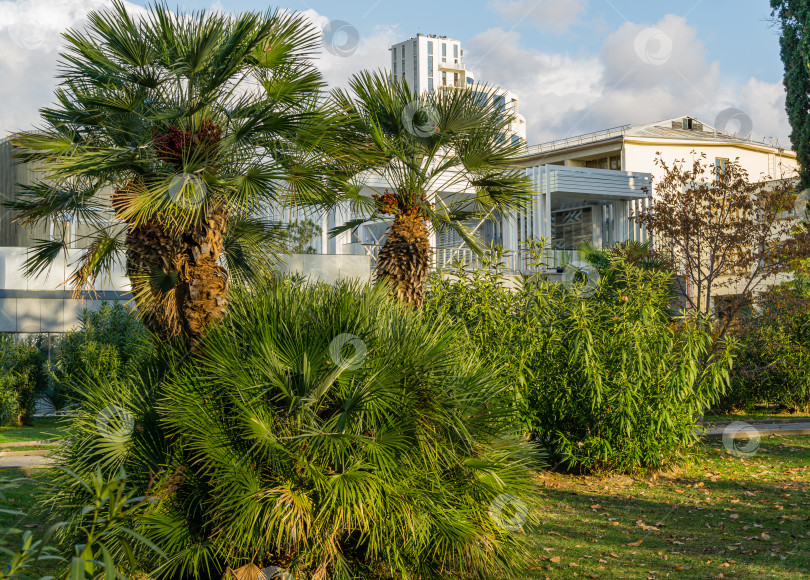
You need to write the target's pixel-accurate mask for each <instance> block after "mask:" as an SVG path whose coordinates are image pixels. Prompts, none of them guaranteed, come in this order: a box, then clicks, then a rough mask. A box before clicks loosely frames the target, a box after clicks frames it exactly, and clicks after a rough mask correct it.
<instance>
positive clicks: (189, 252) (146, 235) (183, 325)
mask: <svg viewBox="0 0 810 580" xmlns="http://www.w3.org/2000/svg"><path fill="white" fill-rule="evenodd" d="M227 223H228V214H227V210H225V209H224V208H222V207H220V208H216V209H214V210H212V211H211V212H209V214H208V216H207V217H204V218H202V219H201V220H200V222H199V223H197V224H194V225H192V226H191V227H188V228H186V229H185V230H184V231H182V232H176V231H175V230H174V229H172V228H170V227H166V226H164V225H162V224H160V223H157V222H154V223H149V224H143V225H138V226H134V227H132V228H131V229H130V231H129V232H128V234H127V239H126V244H127V276H129V278H130V281H131V283H132V290H133V294H134V295H135V302H136V304H137V306H138V310H139V311H140V313H141V316H142V318H143V321H144V323H145V324H146V326H147V328H149V330H150V331H151V332H152V334H154V335H156V336H158V337H161V338H173V337H176V336H178V335H181V334H182V335H184V336H185V337H186V339H187V340H188V341H189V342H190V343H192V344H193V343H195V342H197V341H198V340H199V339H200V338H202V336H203V335H204V334H205V330H206V328H207V327H208V326H209V325H211V324H213V323H215V322H216V321H218V320H220V319H221V318H222V317H223V316H224V315H225V312H226V311H227V309H228V295H229V289H230V286H229V283H228V274H227V271H226V270H225V268H223V267H222V266H221V265H220V263H219V260H220V255H221V253H222V247H223V244H224V241H225V235H226V233H227Z"/></svg>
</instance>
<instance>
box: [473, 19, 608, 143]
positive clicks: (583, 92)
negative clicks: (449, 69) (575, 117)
mask: <svg viewBox="0 0 810 580" xmlns="http://www.w3.org/2000/svg"><path fill="white" fill-rule="evenodd" d="M519 41H520V35H519V34H518V33H517V32H504V31H502V30H500V29H492V30H488V31H486V32H484V33H482V34H479V35H478V36H476V37H475V38H473V39H472V40H471V41H470V42H469V43H468V44H467V48H466V49H465V52H464V55H465V59H466V60H467V62H468V63H469V65H470V66H471V67H472V69H473V70H474V71H475V74H476V80H478V81H480V82H486V83H492V84H498V85H501V86H503V87H504V88H508V89H509V90H512V91H514V92H515V93H516V94H517V95H518V97H520V112H521V113H522V114H523V115H525V116H526V121H527V123H528V130H527V135H528V138H529V141H530V142H532V143H536V142H539V141H546V140H550V139H553V138H555V137H556V136H558V135H559V134H560V132H561V130H560V127H559V125H560V123H561V121H562V120H563V119H564V118H565V117H566V116H567V115H568V114H569V113H570V112H571V111H572V110H582V109H585V108H586V107H588V106H589V105H590V103H592V102H594V101H595V100H596V99H597V98H598V97H599V95H600V94H601V91H602V87H601V80H600V79H601V76H602V66H601V64H600V63H599V60H598V58H596V57H570V56H567V55H562V54H552V53H544V52H540V51H536V50H529V49H525V48H523V47H521V45H520V42H519Z"/></svg>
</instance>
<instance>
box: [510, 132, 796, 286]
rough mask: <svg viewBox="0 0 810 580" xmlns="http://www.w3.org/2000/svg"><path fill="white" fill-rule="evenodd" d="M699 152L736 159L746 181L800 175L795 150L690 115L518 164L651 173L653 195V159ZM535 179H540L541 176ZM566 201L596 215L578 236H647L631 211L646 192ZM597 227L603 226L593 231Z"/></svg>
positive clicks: (580, 141) (547, 148)
mask: <svg viewBox="0 0 810 580" xmlns="http://www.w3.org/2000/svg"><path fill="white" fill-rule="evenodd" d="M701 154H704V155H705V156H706V162H708V163H713V164H715V166H716V167H722V164H723V163H725V162H726V161H728V160H737V161H738V162H739V164H740V165H741V167H742V168H743V169H745V170H746V172H747V173H748V176H749V180H750V181H756V182H763V183H764V182H774V181H781V180H786V179H794V178H796V177H797V176H798V162H797V160H796V154H795V153H794V152H793V151H791V150H789V149H785V148H783V147H780V146H779V145H778V144H777V143H773V142H762V141H755V140H752V139H746V138H741V137H738V136H736V135H728V134H724V133H721V132H719V131H717V130H716V129H715V128H714V127H712V126H710V125H708V124H707V123H704V122H702V121H701V120H699V119H696V118H693V117H689V116H684V117H676V118H674V119H666V120H664V121H658V122H655V123H649V124H646V125H638V126H635V127H631V126H622V127H615V128H612V129H606V130H603V131H597V132H594V133H589V134H586V135H579V136H575V137H570V138H566V139H560V140H557V141H552V142H549V143H544V144H541V145H536V146H533V147H528V148H527V150H526V154H525V155H524V157H523V159H522V161H521V165H522V166H524V167H526V168H527V170H528V171H530V172H533V173H539V174H540V175H544V174H545V173H546V172H548V171H554V170H555V168H558V169H559V168H560V166H564V167H570V168H574V167H577V168H588V169H592V170H601V171H603V172H617V173H621V174H623V175H631V174H632V173H636V172H638V173H644V174H649V175H651V176H652V183H651V184H646V185H645V187H646V188H648V189H649V190H650V192H649V193H650V195H651V196H652V197H654V196H655V184H656V182H657V181H659V180H660V179H662V178H663V177H664V174H665V171H664V170H663V168H662V167H660V166H659V165H657V164H656V162H655V161H656V159H657V158H659V157H660V158H661V159H662V160H663V161H665V162H666V163H667V165H670V166H671V165H672V164H673V163H675V162H676V161H679V160H686V162H687V163H691V160H692V159H693V158H694V156H695V155H701ZM539 183H540V184H542V179H541V180H540V182H539ZM569 200H570V203H571V208H574V207H579V208H582V207H587V206H590V207H591V213H592V214H593V216H594V217H593V222H592V226H591V225H589V224H583V225H582V226H581V229H582V231H583V232H584V233H580V238H583V239H587V238H588V237H589V236H588V235H587V231H586V230H587V229H588V227H592V228H593V235H592V236H591V237H592V239H593V241H594V243H597V245H599V244H598V242H600V241H601V242H602V244H601V245H602V246H608V245H609V244H610V243H611V242H616V241H623V240H639V241H646V240H647V239H648V236H647V232H645V231H644V228H643V227H640V226H639V224H637V223H635V220H634V219H633V216H634V215H635V214H636V213H637V212H638V211H639V210H641V209H642V208H643V207H647V206H649V204H650V202H651V198H650V197H649V196H645V197H643V198H638V197H636V198H633V197H630V196H627V195H622V196H621V199H620V200H619V201H612V202H611V203H609V204H607V203H605V202H604V201H597V202H592V201H588V200H587V199H584V198H583V199H575V198H569ZM566 211H567V207H566V205H565V200H562V199H560V198H559V197H558V201H557V208H556V212H557V215H558V216H561V215H565V214H564V212H566ZM569 213H570V212H569ZM572 215H573V214H572ZM596 216H598V217H596ZM788 219H790V218H788ZM550 221H551V222H552V225H551V228H550V229H547V230H545V232H547V235H550V236H551V238H552V240H553V241H554V242H555V243H556V244H557V245H558V246H559V245H560V244H564V243H565V242H563V241H561V236H560V235H559V233H558V232H557V229H558V228H559V227H560V224H561V220H560V219H559V217H558V219H556V220H555V219H554V216H552V219H551V220H550ZM570 222H571V220H570V219H568V220H567V222H566V226H565V227H567V228H569V229H570V228H571V223H570ZM606 224H607V226H606ZM598 228H601V230H600V231H597V229H598ZM541 231H543V230H542V228H541ZM726 280H727V279H726ZM784 280H785V277H784V276H779V277H778V279H772V280H767V281H763V282H762V283H760V284H758V285H757V286H756V287H755V288H753V289H750V290H752V293H753V294H756V293H759V292H762V291H763V290H765V289H766V288H767V287H768V286H770V285H771V284H773V283H776V282H780V281H784ZM740 290H741V288H740V285H729V286H725V287H723V288H722V289H720V290H719V291H718V292H717V293H716V296H718V297H721V296H723V295H732V294H735V293H738V292H739V291H740ZM691 291H693V289H692V290H690V292H691Z"/></svg>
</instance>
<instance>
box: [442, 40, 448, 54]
mask: <svg viewBox="0 0 810 580" xmlns="http://www.w3.org/2000/svg"><path fill="white" fill-rule="evenodd" d="M446 56H447V43H446V42H442V57H446Z"/></svg>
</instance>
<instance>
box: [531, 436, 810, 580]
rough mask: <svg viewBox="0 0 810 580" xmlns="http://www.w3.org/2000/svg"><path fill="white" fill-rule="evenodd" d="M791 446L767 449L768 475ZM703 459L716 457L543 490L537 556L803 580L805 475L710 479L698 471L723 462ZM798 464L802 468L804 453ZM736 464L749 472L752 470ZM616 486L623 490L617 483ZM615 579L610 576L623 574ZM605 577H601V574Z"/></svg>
mask: <svg viewBox="0 0 810 580" xmlns="http://www.w3.org/2000/svg"><path fill="white" fill-rule="evenodd" d="M780 443H781V442H780ZM797 447H799V446H798V445H796V446H791V445H783V444H779V445H770V446H768V447H767V454H768V464H772V469H773V470H774V471H775V470H776V468H783V467H784V466H785V464H786V463H788V462H789V461H790V460H791V459H792V460H794V462H795V460H796V459H797V455H796V452H795V451H794V452H793V453H791V451H790V449H791V448H793V449H796V448H797ZM721 450H722V448H721ZM803 451H804V450H803ZM709 453H710V454H712V455H715V454H716V457H712V458H709V457H707V458H706V459H707V460H706V461H703V462H701V465H700V468H699V470H686V471H684V473H682V474H679V475H677V476H675V477H671V478H659V479H657V480H655V481H650V482H645V481H644V480H630V479H629V478H609V479H605V480H601V481H600V480H599V478H597V477H593V478H577V479H576V480H574V481H573V482H570V481H569V483H570V484H571V486H572V487H573V486H575V489H570V488H568V489H563V488H554V487H541V488H540V493H541V495H542V497H543V499H542V502H541V504H542V505H543V507H542V510H543V514H544V515H543V518H544V524H543V525H541V526H540V527H539V528H538V529H537V530H534V532H533V533H534V534H535V538H536V539H537V550H536V552H537V553H538V555H545V556H548V554H549V553H551V552H544V548H549V547H551V548H553V549H554V552H553V553H555V554H560V553H561V551H562V550H564V554H565V558H564V560H563V564H564V563H565V561H568V562H578V564H577V565H578V566H582V571H583V572H585V571H588V570H589V568H593V567H594V566H595V564H596V563H597V562H599V561H600V560H601V561H603V562H604V561H605V560H604V558H600V556H605V555H609V554H610V553H611V552H612V553H614V555H618V556H620V558H619V559H618V560H617V559H615V558H613V557H610V558H609V560H610V562H611V564H613V563H615V564H616V565H619V561H620V560H625V561H629V560H633V561H634V564H633V565H634V566H639V567H641V568H647V569H649V570H653V569H654V567H657V568H658V569H659V570H670V571H671V570H673V568H674V569H675V570H679V569H680V570H683V569H692V573H693V574H694V573H698V570H697V569H701V567H703V568H705V572H706V573H707V574H709V571H710V570H711V571H712V574H713V575H710V576H702V575H700V574H703V572H699V573H698V575H697V576H689V575H688V574H687V575H686V577H718V576H717V574H718V573H722V570H723V569H718V568H717V566H718V565H723V566H725V564H724V563H723V561H724V560H728V561H732V563H731V564H729V565H728V568H726V569H724V570H725V577H727V578H741V577H752V578H753V577H757V576H758V573H757V572H755V571H756V570H760V571H765V570H770V571H772V572H781V575H779V576H776V577H785V578H787V577H792V578H800V577H810V557H809V556H808V554H810V540H808V538H807V537H806V526H807V522H808V520H810V518H808V512H807V506H806V504H807V503H808V501H807V500H808V496H807V491H806V490H807V479H806V477H804V478H801V480H800V481H791V480H789V479H786V478H789V477H790V475H785V474H783V473H781V472H778V471H777V472H776V473H777V474H778V476H779V477H780V479H777V480H776V481H764V480H763V481H759V480H757V479H755V478H752V477H747V476H745V475H740V479H738V480H733V479H730V477H731V476H729V477H718V478H717V479H716V481H712V480H711V478H710V477H709V478H707V477H706V476H705V475H704V473H702V472H703V471H705V472H707V473H714V472H715V471H716V468H717V467H718V465H715V463H721V462H722V459H723V457H722V455H721V453H720V451H716V452H714V451H709ZM798 459H799V460H801V459H804V460H805V461H807V456H806V455H805V454H801V455H799V456H798ZM718 460H720V461H718ZM734 467H735V468H737V467H738V466H736V465H735V466H734ZM742 467H748V468H750V469H756V468H757V467H759V464H758V463H754V462H751V463H750V464H749V465H747V466H746V465H742ZM698 471H700V472H701V473H698ZM797 479H799V478H797ZM589 480H590V481H589ZM621 481H624V482H625V483H624V484H622V483H618V484H617V483H615V482H621ZM627 481H631V482H632V483H630V484H627V483H626V482H627ZM577 484H579V485H577ZM606 486H607V488H608V489H605V487H606ZM666 502H670V503H666ZM791 504H794V505H791ZM611 520H612V521H611ZM529 533H532V532H529ZM639 540H640V543H639ZM665 556H666V559H665V558H664V557H665ZM605 557H607V556H605ZM783 558H784V559H783ZM614 560H615V562H614ZM704 563H705V566H704ZM679 566H680V567H679ZM602 568H604V566H603V567H602ZM715 570H716V571H715ZM627 571H628V572H629V569H628V570H627ZM615 572H616V574H617V575H615V576H613V577H628V576H622V574H621V573H620V572H618V571H615ZM612 574H613V573H611V572H608V573H605V572H604V571H600V572H599V575H600V576H601V577H611V575H612ZM580 575H581V574H580ZM681 576H682V575H681ZM565 577H568V576H567V575H566V576H565ZM641 577H647V576H644V575H642V576H641Z"/></svg>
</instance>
